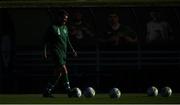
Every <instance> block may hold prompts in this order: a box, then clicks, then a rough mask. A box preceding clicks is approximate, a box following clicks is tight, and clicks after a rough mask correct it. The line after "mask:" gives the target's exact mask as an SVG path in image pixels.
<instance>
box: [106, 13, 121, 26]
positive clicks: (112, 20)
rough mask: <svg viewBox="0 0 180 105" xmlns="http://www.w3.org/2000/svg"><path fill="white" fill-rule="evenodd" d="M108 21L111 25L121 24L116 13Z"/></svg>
mask: <svg viewBox="0 0 180 105" xmlns="http://www.w3.org/2000/svg"><path fill="white" fill-rule="evenodd" d="M108 20H109V22H110V24H116V23H119V16H118V15H117V14H116V13H112V14H110V15H109V17H108Z"/></svg>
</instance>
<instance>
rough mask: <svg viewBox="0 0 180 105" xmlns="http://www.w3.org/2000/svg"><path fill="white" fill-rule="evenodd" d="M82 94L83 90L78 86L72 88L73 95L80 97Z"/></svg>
mask: <svg viewBox="0 0 180 105" xmlns="http://www.w3.org/2000/svg"><path fill="white" fill-rule="evenodd" d="M81 95H82V92H81V90H80V89H79V88H78V87H75V88H73V89H72V96H73V97H77V98H80V97H81Z"/></svg>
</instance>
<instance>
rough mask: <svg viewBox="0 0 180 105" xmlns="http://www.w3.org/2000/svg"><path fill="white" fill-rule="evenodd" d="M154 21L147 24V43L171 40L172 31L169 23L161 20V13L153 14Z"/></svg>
mask: <svg viewBox="0 0 180 105" xmlns="http://www.w3.org/2000/svg"><path fill="white" fill-rule="evenodd" d="M150 15H151V18H152V20H151V21H149V22H148V23H147V36H146V39H147V42H158V41H163V40H164V41H166V40H168V38H170V36H169V35H170V34H171V33H172V29H171V27H170V25H169V24H168V22H166V21H164V20H162V19H161V16H160V13H158V12H151V13H150Z"/></svg>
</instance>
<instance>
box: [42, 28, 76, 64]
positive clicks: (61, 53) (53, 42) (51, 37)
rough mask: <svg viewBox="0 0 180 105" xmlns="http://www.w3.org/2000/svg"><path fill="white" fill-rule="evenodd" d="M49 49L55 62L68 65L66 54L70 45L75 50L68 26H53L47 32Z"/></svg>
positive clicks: (46, 40) (46, 42)
mask: <svg viewBox="0 0 180 105" xmlns="http://www.w3.org/2000/svg"><path fill="white" fill-rule="evenodd" d="M45 44H46V45H47V49H48V50H49V51H50V52H51V54H52V56H53V58H54V59H53V60H54V61H55V62H56V63H58V64H65V63H66V54H67V47H68V44H69V45H70V47H71V48H72V49H73V47H72V45H71V43H70V41H69V36H68V29H67V26H66V25H61V26H58V25H53V26H52V27H50V29H49V30H48V32H47V35H46V37H45Z"/></svg>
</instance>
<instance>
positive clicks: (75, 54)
mask: <svg viewBox="0 0 180 105" xmlns="http://www.w3.org/2000/svg"><path fill="white" fill-rule="evenodd" d="M73 54H74V56H75V57H77V52H76V51H75V50H74V49H73Z"/></svg>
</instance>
